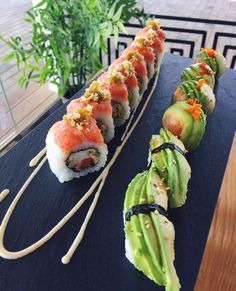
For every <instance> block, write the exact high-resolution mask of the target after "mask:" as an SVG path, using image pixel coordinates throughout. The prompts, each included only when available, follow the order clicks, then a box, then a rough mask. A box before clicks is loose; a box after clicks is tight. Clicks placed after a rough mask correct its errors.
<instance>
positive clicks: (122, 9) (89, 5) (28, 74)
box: [0, 0, 144, 97]
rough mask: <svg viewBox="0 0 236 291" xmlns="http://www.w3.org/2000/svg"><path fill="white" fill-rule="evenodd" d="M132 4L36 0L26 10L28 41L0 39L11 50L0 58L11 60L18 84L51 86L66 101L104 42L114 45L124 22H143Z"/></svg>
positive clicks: (131, 0) (94, 66)
mask: <svg viewBox="0 0 236 291" xmlns="http://www.w3.org/2000/svg"><path fill="white" fill-rule="evenodd" d="M136 2H137V1H136V0H127V1H126V0H118V1H112V0H108V1H107V0H42V1H41V2H40V3H38V4H37V5H36V6H35V7H33V8H32V9H30V10H29V11H28V12H27V18H26V19H25V21H27V22H29V23H30V24H31V25H32V39H31V42H30V43H27V44H23V43H22V40H21V38H20V37H19V36H17V37H11V38H10V39H9V40H6V39H4V38H3V37H1V36H0V40H1V41H3V42H4V43H5V44H6V45H7V46H8V47H10V48H11V49H12V51H11V52H10V53H9V54H8V55H7V56H6V57H5V58H4V59H3V60H2V61H3V62H6V61H9V60H10V59H16V62H17V66H18V69H19V70H20V71H21V76H20V77H19V80H18V83H19V85H20V86H26V87H27V85H28V83H29V82H30V81H31V80H35V81H38V82H39V83H41V84H43V83H45V82H50V83H51V84H53V85H55V86H56V88H57V91H58V95H59V96H66V97H71V96H72V95H73V94H74V93H75V92H77V91H78V90H79V89H80V88H81V87H82V86H84V85H85V83H86V81H87V80H88V79H89V78H91V77H92V76H93V75H94V74H95V73H96V72H97V71H98V70H99V69H100V68H102V63H101V60H100V52H101V51H102V52H103V53H106V52H107V47H106V41H107V38H108V37H110V36H112V35H113V39H114V42H115V43H117V39H118V35H119V32H124V33H126V29H125V27H124V23H126V22H128V21H129V20H130V19H131V18H132V17H135V18H136V19H138V20H139V21H140V22H142V21H143V15H144V13H143V10H140V9H139V8H137V7H136Z"/></svg>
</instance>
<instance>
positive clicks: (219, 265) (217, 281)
mask: <svg viewBox="0 0 236 291" xmlns="http://www.w3.org/2000/svg"><path fill="white" fill-rule="evenodd" d="M235 246H236V135H235V137H234V141H233V145H232V148H231V152H230V156H229V160H228V164H227V167H226V171H225V175H224V179H223V183H222V186H221V191H220V195H219V198H218V202H217V206H216V209H215V213H214V216H213V220H212V224H211V228H210V232H209V236H208V240H207V244H206V248H205V251H204V255H203V259H202V263H201V267H200V270H199V274H198V278H197V282H196V286H195V289H194V290H195V291H204V290H207V291H218V290H220V291H221V290H224V291H231V290H232V291H234V290H236V275H235V274H236V247H235Z"/></svg>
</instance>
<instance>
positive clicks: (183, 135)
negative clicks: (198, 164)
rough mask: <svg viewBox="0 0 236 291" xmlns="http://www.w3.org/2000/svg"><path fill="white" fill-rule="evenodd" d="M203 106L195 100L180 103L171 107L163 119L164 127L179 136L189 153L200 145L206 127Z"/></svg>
mask: <svg viewBox="0 0 236 291" xmlns="http://www.w3.org/2000/svg"><path fill="white" fill-rule="evenodd" d="M201 107H202V105H201V104H199V103H197V102H196V101H195V100H193V99H189V100H187V101H179V102H176V103H174V104H173V105H172V106H170V107H169V108H168V109H167V110H166V111H165V113H164V115H163V118H162V124H163V127H164V128H166V129H167V130H169V131H170V132H171V133H173V135H175V136H177V137H178V138H179V139H180V140H181V141H182V142H183V144H184V146H185V148H186V149H187V150H188V151H193V150H195V149H196V147H197V146H198V145H199V143H200V141H201V139H202V137H203V135H204V132H205V126H206V116H205V114H204V112H203V111H202V109H201Z"/></svg>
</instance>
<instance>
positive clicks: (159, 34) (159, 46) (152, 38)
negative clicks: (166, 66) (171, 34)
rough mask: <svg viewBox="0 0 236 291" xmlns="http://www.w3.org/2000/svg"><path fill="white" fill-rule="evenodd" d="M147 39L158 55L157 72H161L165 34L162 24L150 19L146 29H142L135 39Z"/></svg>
mask: <svg viewBox="0 0 236 291" xmlns="http://www.w3.org/2000/svg"><path fill="white" fill-rule="evenodd" d="M139 38H145V39H146V42H148V43H149V46H150V47H152V48H153V49H154V51H155V53H156V62H155V64H156V66H155V68H156V72H159V70H160V64H161V61H162V58H163V56H164V40H165V33H164V32H163V30H161V29H160V22H159V21H158V20H156V19H149V20H148V21H147V23H146V27H144V28H143V29H141V30H140V31H139V32H138V33H137V35H136V37H135V39H139Z"/></svg>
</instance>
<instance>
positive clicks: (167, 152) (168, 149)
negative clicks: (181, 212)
mask: <svg viewBox="0 0 236 291" xmlns="http://www.w3.org/2000/svg"><path fill="white" fill-rule="evenodd" d="M185 153H186V150H185V147H184V145H183V143H182V142H181V140H179V139H178V138H177V137H175V136H174V135H173V134H172V133H171V132H170V131H168V130H166V129H164V128H161V130H160V134H159V135H153V136H152V139H151V141H150V157H151V162H152V166H153V167H154V168H155V169H156V171H157V173H158V175H159V176H160V178H161V182H160V183H159V184H160V185H162V183H165V184H166V186H167V188H166V189H167V193H168V200H169V204H170V207H180V206H182V205H184V203H185V201H186V193H187V186H188V181H189V179H190V177H191V168H190V166H189V164H188V162H187V160H186V158H185Z"/></svg>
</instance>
